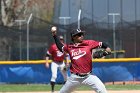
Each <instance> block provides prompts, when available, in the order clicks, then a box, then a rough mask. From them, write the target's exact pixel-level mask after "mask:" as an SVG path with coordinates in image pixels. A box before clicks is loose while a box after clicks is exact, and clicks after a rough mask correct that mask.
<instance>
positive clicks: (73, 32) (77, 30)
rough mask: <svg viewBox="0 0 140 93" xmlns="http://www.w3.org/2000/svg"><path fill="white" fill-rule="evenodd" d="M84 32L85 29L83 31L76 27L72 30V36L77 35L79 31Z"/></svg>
mask: <svg viewBox="0 0 140 93" xmlns="http://www.w3.org/2000/svg"><path fill="white" fill-rule="evenodd" d="M84 32H85V31H82V30H81V29H74V30H72V31H71V37H73V36H75V35H77V34H79V33H82V34H84Z"/></svg>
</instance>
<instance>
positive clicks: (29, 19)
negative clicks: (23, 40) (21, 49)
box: [27, 13, 32, 61]
mask: <svg viewBox="0 0 140 93" xmlns="http://www.w3.org/2000/svg"><path fill="white" fill-rule="evenodd" d="M31 18H32V13H31V14H30V16H29V18H28V21H27V61H29V56H30V55H29V23H30V21H31Z"/></svg>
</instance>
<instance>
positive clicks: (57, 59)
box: [45, 36, 68, 93]
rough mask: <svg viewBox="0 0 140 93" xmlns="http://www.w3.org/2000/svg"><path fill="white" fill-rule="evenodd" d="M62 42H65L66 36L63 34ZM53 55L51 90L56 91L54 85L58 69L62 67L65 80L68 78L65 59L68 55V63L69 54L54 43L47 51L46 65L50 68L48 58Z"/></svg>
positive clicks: (60, 37)
mask: <svg viewBox="0 0 140 93" xmlns="http://www.w3.org/2000/svg"><path fill="white" fill-rule="evenodd" d="M59 39H60V42H61V43H62V44H64V38H63V36H59ZM50 57H51V59H52V63H51V72H52V77H51V83H50V84H51V91H52V93H54V86H55V81H56V78H57V70H58V69H60V71H61V73H62V75H63V77H64V82H65V81H66V79H67V71H66V66H65V63H64V59H65V57H66V64H68V55H67V54H66V53H62V52H60V51H59V50H58V48H57V47H56V44H52V45H51V46H50V48H49V50H48V51H47V53H46V64H45V65H46V67H47V68H49V63H48V60H49V58H50Z"/></svg>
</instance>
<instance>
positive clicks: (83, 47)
mask: <svg viewBox="0 0 140 93" xmlns="http://www.w3.org/2000/svg"><path fill="white" fill-rule="evenodd" d="M51 32H52V35H53V38H54V40H55V43H56V45H57V47H58V49H59V50H60V51H63V52H64V51H66V52H67V53H69V55H70V59H71V65H70V72H71V76H70V77H69V79H68V80H67V82H66V83H65V85H64V86H63V87H62V88H61V89H60V92H59V93H71V92H72V91H73V90H74V89H75V88H76V87H77V86H80V85H88V86H90V87H91V88H92V89H93V90H94V91H95V92H96V93H107V91H106V88H105V86H104V84H103V83H102V82H101V80H100V79H99V78H98V77H97V76H96V75H92V74H91V72H92V49H96V48H103V49H104V50H105V51H103V53H102V56H106V55H109V54H111V49H110V48H109V47H108V45H107V44H105V43H103V42H99V41H95V40H84V31H81V30H80V29H74V30H73V31H72V32H71V39H72V41H73V43H72V44H69V45H63V44H62V43H61V42H60V41H59V39H58V37H57V34H56V32H57V28H56V27H52V28H51ZM93 55H94V54H93Z"/></svg>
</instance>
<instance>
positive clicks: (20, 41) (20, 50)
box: [15, 20, 26, 60]
mask: <svg viewBox="0 0 140 93" xmlns="http://www.w3.org/2000/svg"><path fill="white" fill-rule="evenodd" d="M25 21H26V20H15V22H18V23H19V30H20V31H21V24H22V22H25ZM19 35H20V36H19V55H20V60H22V36H21V32H19Z"/></svg>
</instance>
